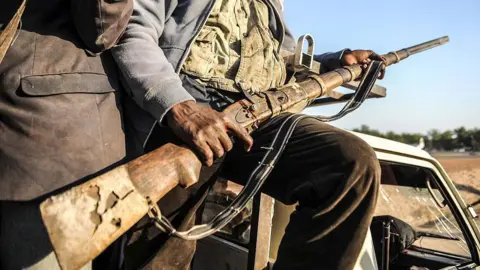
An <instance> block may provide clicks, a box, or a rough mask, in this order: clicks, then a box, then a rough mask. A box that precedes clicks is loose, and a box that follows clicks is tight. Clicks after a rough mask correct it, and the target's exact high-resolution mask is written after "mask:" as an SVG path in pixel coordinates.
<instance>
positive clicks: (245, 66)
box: [182, 0, 286, 93]
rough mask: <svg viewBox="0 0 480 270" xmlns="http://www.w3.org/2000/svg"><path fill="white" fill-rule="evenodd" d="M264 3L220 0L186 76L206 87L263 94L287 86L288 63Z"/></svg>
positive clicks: (187, 65) (197, 43)
mask: <svg viewBox="0 0 480 270" xmlns="http://www.w3.org/2000/svg"><path fill="white" fill-rule="evenodd" d="M269 16H273V14H272V15H270V14H269V8H268V6H267V4H266V3H265V2H264V1H262V0H217V1H216V3H215V5H214V7H213V9H212V11H211V13H210V16H209V17H208V19H207V21H206V23H205V26H204V27H203V28H202V29H201V30H200V32H199V34H198V36H197V37H196V39H195V41H194V43H193V44H192V46H191V48H190V53H189V55H188V56H187V59H186V60H185V63H184V65H183V67H182V71H183V72H184V73H186V74H189V75H191V76H193V77H195V78H197V80H198V81H199V82H200V83H203V84H205V85H208V86H210V87H213V88H216V89H219V90H226V91H232V92H239V91H242V90H243V91H247V92H249V93H257V92H261V91H266V90H268V89H270V88H273V87H278V86H281V85H283V84H284V81H285V77H286V71H285V63H284V62H283V59H282V58H281V57H280V54H279V46H280V44H279V41H278V40H276V39H275V37H274V36H273V34H272V33H271V31H270V29H269V27H268V22H269Z"/></svg>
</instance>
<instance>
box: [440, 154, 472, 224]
mask: <svg viewBox="0 0 480 270" xmlns="http://www.w3.org/2000/svg"><path fill="white" fill-rule="evenodd" d="M437 159H438V161H440V163H441V164H442V166H443V167H444V168H445V170H446V171H447V174H448V175H449V176H450V178H451V179H452V181H453V182H454V183H455V185H456V186H457V189H458V190H459V192H460V193H461V195H462V197H463V199H464V200H465V202H466V203H467V204H470V205H473V206H474V207H475V210H476V212H477V214H480V156H476V157H457V158H448V157H437ZM477 224H478V225H479V226H480V219H478V220H477Z"/></svg>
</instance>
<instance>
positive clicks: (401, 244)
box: [193, 133, 480, 270]
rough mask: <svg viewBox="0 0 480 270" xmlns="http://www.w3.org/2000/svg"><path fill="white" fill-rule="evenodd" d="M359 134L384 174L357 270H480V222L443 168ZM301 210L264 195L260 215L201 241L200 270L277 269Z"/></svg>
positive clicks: (408, 149)
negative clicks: (291, 221)
mask: <svg viewBox="0 0 480 270" xmlns="http://www.w3.org/2000/svg"><path fill="white" fill-rule="evenodd" d="M354 134H356V135H357V136H359V137H360V138H362V139H363V140H365V141H366V142H367V143H368V144H369V145H370V146H371V147H372V148H373V149H374V150H375V152H376V155H377V157H378V159H379V160H380V163H381V167H382V180H381V188H380V192H379V198H378V203H377V208H376V211H375V217H374V222H372V226H371V230H370V231H369V233H368V235H367V236H366V238H365V242H364V246H363V249H362V252H361V254H360V256H359V257H358V258H357V264H356V267H355V269H359V270H360V269H365V270H377V269H380V270H383V269H392V270H397V269H459V270H460V269H462V270H463V269H465V270H466V269H480V233H479V229H478V227H477V225H476V223H475V220H474V219H475V218H476V217H477V215H476V213H475V211H474V210H473V208H472V207H469V206H467V205H466V204H465V202H464V201H463V200H462V198H461V197H460V194H459V193H458V191H457V190H456V188H455V186H454V184H453V183H452V181H451V180H450V178H449V177H448V175H447V174H446V172H445V170H444V169H443V168H442V166H441V165H440V163H439V162H438V161H437V160H436V159H435V158H433V157H432V156H430V155H429V154H428V153H427V152H425V151H423V150H421V149H419V148H416V147H413V146H409V145H406V144H402V143H398V142H394V141H390V140H386V139H382V138H378V137H373V136H369V135H364V134H359V133H354ZM215 207H221V206H219V205H218V204H217V205H216V204H215V203H210V205H208V203H207V212H208V209H210V210H211V211H213V212H215V211H214V210H212V209H214V208H215ZM293 208H294V206H285V205H283V204H281V203H279V202H274V201H273V199H271V198H270V197H268V196H266V195H262V196H261V197H260V196H257V197H256V199H255V200H254V203H253V211H250V210H248V209H247V210H246V211H247V212H248V213H252V212H253V214H252V215H250V214H247V215H244V218H243V219H242V221H238V220H237V221H236V224H231V226H226V228H225V229H224V230H223V231H222V232H220V233H218V234H216V235H214V236H211V237H208V238H205V239H202V240H200V241H199V243H198V248H197V253H196V256H195V258H194V264H193V270H216V269H219V270H223V269H225V270H226V269H229V270H234V269H238V270H245V269H249V270H250V269H255V270H260V269H269V267H270V266H271V265H272V263H274V261H275V258H276V252H277V249H278V245H279V242H280V239H281V238H282V236H283V232H284V229H285V227H286V224H287V223H288V219H289V215H290V213H291V212H292V211H293ZM385 217H388V218H387V219H385ZM392 219H393V220H395V222H393V223H390V220H392ZM385 221H388V222H386V223H385V225H384V224H383V223H384V222H385ZM387 224H388V225H389V226H387ZM399 224H402V225H404V227H402V228H400V229H399V228H398V227H399ZM405 224H407V225H405ZM387 227H389V228H387ZM405 228H407V230H406V231H405V230H404V229H405ZM402 229H403V230H402ZM388 232H389V233H388ZM408 232H413V233H414V236H415V237H413V238H412V237H410V238H409V237H406V236H405V235H404V234H405V233H408ZM385 236H390V241H383V239H384V237H385ZM399 240H400V241H399ZM387 244H388V245H387ZM387 248H388V249H389V252H386V250H387ZM318 269H322V267H321V265H319V268H318Z"/></svg>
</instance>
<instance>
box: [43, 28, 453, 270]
mask: <svg viewBox="0 0 480 270" xmlns="http://www.w3.org/2000/svg"><path fill="white" fill-rule="evenodd" d="M446 41H448V37H444V38H440V39H437V40H433V41H429V42H426V43H423V44H420V45H417V46H413V47H410V48H407V49H403V50H400V51H397V52H392V53H389V54H386V55H384V57H385V58H386V65H391V64H394V63H397V62H399V61H400V60H402V59H404V58H406V57H408V56H409V55H411V54H413V53H416V52H418V51H422V50H425V49H428V48H432V47H435V46H438V45H441V44H443V43H445V42H446ZM420 46H423V47H420ZM361 75H362V68H361V67H360V66H359V65H354V66H350V67H344V68H339V69H337V70H335V71H331V72H328V73H325V74H322V75H312V76H310V77H309V78H308V79H306V80H304V81H301V82H298V83H295V84H291V85H286V86H284V87H282V88H279V89H273V90H269V91H266V92H264V95H262V96H254V97H253V98H252V100H247V99H244V100H240V101H238V102H236V103H234V104H232V105H231V106H229V107H228V108H227V109H226V110H225V113H227V114H228V115H229V116H230V117H232V119H235V121H237V122H238V123H240V124H241V125H242V126H244V127H245V128H247V130H248V131H250V132H251V131H253V130H254V129H255V128H257V127H258V126H259V125H260V124H261V123H262V122H264V121H266V120H268V119H270V118H271V117H274V116H276V115H278V114H280V113H282V112H286V111H295V112H298V111H301V110H302V109H303V108H304V107H305V106H306V105H307V104H308V102H310V101H311V100H313V99H315V98H318V97H320V96H326V95H329V93H330V92H331V91H332V90H333V89H335V88H337V87H339V86H341V85H343V84H345V83H347V82H350V81H353V80H355V79H357V78H359V77H360V76H361ZM200 169H201V162H200V161H199V160H198V158H197V157H196V155H195V154H194V153H193V152H192V151H191V150H190V149H189V148H187V147H185V146H178V145H174V144H172V143H169V144H166V145H164V146H162V147H160V148H158V149H156V150H154V151H152V152H150V153H148V154H146V155H144V156H141V157H139V158H137V159H135V160H133V161H131V162H129V163H127V164H124V165H122V166H119V167H117V168H115V169H113V170H111V171H109V172H107V173H105V174H103V175H100V176H98V177H96V178H94V179H91V180H89V181H88V182H85V183H83V184H81V185H79V186H76V187H74V188H72V189H70V190H68V191H66V192H64V193H61V194H59V195H56V196H52V197H50V198H48V199H47V200H46V201H44V202H43V203H42V204H41V206H40V209H41V214H42V219H43V222H44V224H45V227H46V228H47V231H48V234H49V237H50V240H51V242H52V245H53V247H54V250H55V253H56V256H57V259H58V261H59V264H60V267H61V268H62V269H79V268H81V267H82V266H83V265H85V264H86V263H88V262H89V261H91V260H92V259H94V258H95V257H96V256H98V255H99V254H100V253H101V252H102V251H103V250H105V249H106V248H107V247H108V246H109V245H110V244H111V243H113V242H114V241H115V240H116V239H117V238H118V237H120V236H121V235H122V234H123V233H125V232H126V231H127V230H128V229H129V228H131V227H132V226H133V225H134V224H135V223H136V222H138V221H139V220H140V219H141V218H142V217H143V216H144V215H145V214H147V213H148V211H149V209H150V208H151V206H152V205H154V204H155V203H156V202H157V201H158V200H160V199H161V198H162V197H163V196H164V195H165V194H167V193H168V192H169V191H170V190H171V189H172V188H174V187H175V186H176V185H181V186H182V187H188V186H190V185H192V184H194V183H195V182H196V181H197V179H198V177H199V174H200Z"/></svg>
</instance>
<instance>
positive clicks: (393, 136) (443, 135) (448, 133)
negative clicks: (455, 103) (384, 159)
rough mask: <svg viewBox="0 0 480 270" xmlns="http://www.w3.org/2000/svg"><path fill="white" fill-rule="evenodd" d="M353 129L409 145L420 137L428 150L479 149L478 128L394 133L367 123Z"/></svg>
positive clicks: (417, 141) (479, 137) (479, 135)
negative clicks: (383, 131) (424, 132)
mask: <svg viewBox="0 0 480 270" xmlns="http://www.w3.org/2000/svg"><path fill="white" fill-rule="evenodd" d="M353 131H356V132H360V133H364V134H369V135H373V136H377V137H381V138H387V139H389V140H393V141H397V142H401V143H406V144H411V145H417V144H418V143H419V142H420V138H423V140H424V143H425V146H426V147H425V148H426V149H429V150H433V149H436V150H446V151H452V150H455V149H459V148H462V147H467V148H474V149H476V150H474V151H480V129H478V128H475V129H470V130H469V129H466V128H465V127H459V128H456V129H454V130H453V131H452V130H445V131H443V132H441V131H439V130H438V129H431V130H429V131H428V132H427V134H421V133H408V132H404V133H396V132H394V131H388V132H386V133H382V132H380V131H378V130H376V129H372V128H370V127H369V126H367V125H361V126H360V128H355V129H353Z"/></svg>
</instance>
